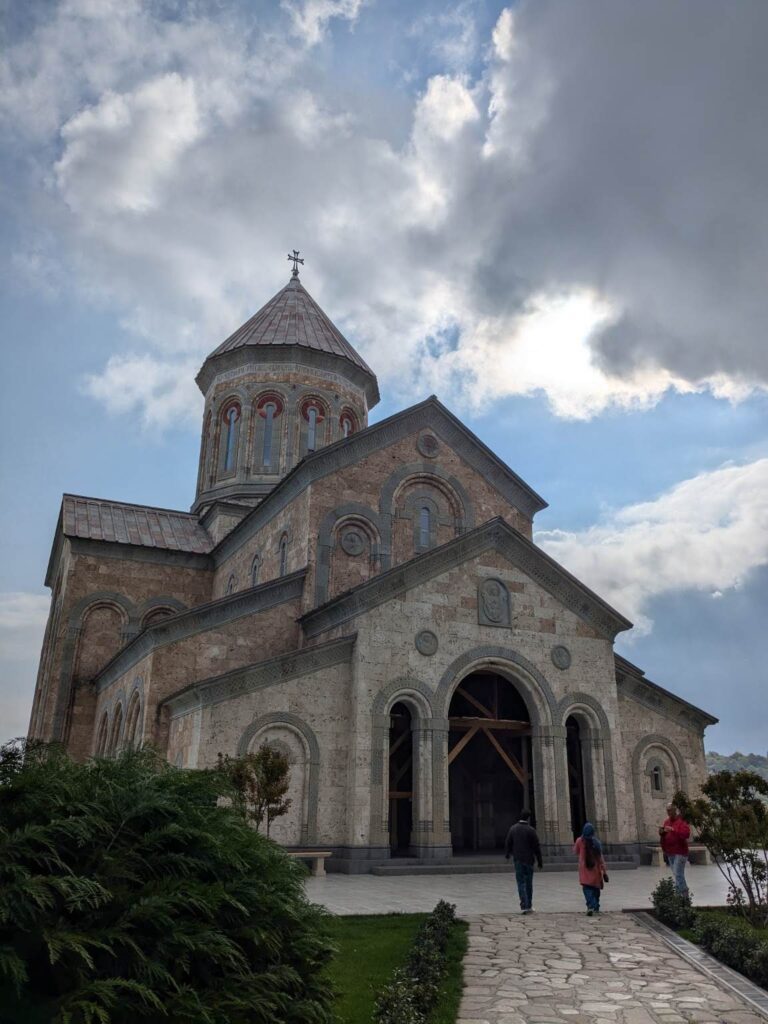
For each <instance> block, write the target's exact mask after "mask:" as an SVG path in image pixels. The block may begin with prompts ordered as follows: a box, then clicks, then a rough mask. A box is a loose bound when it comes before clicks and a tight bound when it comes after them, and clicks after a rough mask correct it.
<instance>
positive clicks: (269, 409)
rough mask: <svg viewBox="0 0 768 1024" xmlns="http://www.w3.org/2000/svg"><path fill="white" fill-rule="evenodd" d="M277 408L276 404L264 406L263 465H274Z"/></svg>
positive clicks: (270, 403)
mask: <svg viewBox="0 0 768 1024" xmlns="http://www.w3.org/2000/svg"><path fill="white" fill-rule="evenodd" d="M276 409H277V406H276V405H275V403H274V402H267V404H266V405H265V406H264V455H263V459H262V461H263V464H264V465H265V466H271V465H272V429H273V426H274V422H275V411H276Z"/></svg>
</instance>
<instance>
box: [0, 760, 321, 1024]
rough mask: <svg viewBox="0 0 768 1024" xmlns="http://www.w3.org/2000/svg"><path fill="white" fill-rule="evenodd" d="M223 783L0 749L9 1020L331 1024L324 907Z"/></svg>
mask: <svg viewBox="0 0 768 1024" xmlns="http://www.w3.org/2000/svg"><path fill="white" fill-rule="evenodd" d="M225 787H226V778H225V776H224V775H223V773H221V772H216V771H210V772H202V771H183V770H180V769H176V768H172V767H171V766H170V765H168V764H167V763H166V762H164V761H163V760H162V759H161V758H160V757H159V756H157V755H155V754H152V753H151V752H148V751H142V752H138V753H137V752H131V753H126V754H124V755H122V756H121V757H119V758H117V759H115V760H93V761H89V762H87V763H85V764H78V763H75V762H73V761H71V760H70V759H69V758H68V757H66V756H65V755H64V754H63V753H62V752H61V751H58V750H56V749H53V748H43V747H29V748H27V750H26V751H25V753H24V756H23V758H21V757H20V756H19V749H18V746H17V747H13V748H10V747H6V748H3V749H2V750H0V1021H3V1022H19V1021H24V1022H25V1024H26V1022H28V1024H32V1022H34V1024H38V1022H39V1024H96V1022H98V1024H136V1022H137V1021H138V1022H141V1021H146V1022H149V1024H159V1022H161V1021H162V1022H164V1024H168V1022H169V1021H173V1022H174V1024H176V1022H194V1024H225V1022H226V1024H245V1022H246V1021H247V1022H248V1024H266V1022H270V1024H272V1022H274V1021H281V1022H286V1024H287V1022H290V1024H330V1022H331V1021H332V1019H333V1015H332V1011H331V993H330V992H329V991H328V987H327V985H326V984H324V982H323V978H322V973H321V972H322V969H323V967H324V965H325V963H326V962H327V960H328V959H329V957H330V955H331V949H330V945H329V942H328V940H327V939H326V938H325V936H324V932H323V915H322V912H321V911H320V910H319V909H318V908H316V907H314V906H312V905H311V904H310V903H308V902H307V900H306V899H305V897H304V892H303V883H302V877H303V872H302V869H301V868H300V867H299V866H298V865H296V864H295V863H293V862H292V861H291V860H290V859H289V858H287V857H286V856H285V855H284V854H283V853H282V852H281V851H280V849H279V848H278V847H277V846H275V845H274V844H273V843H271V842H270V841H269V840H268V839H266V838H264V837H263V836H260V835H258V834H257V833H256V832H255V830H254V829H253V828H251V827H250V826H249V825H248V823H247V822H246V821H245V820H244V818H243V817H242V815H241V814H239V813H238V812H237V810H236V809H235V808H233V807H228V806H222V805H221V801H220V797H222V796H230V797H231V793H229V792H228V791H227V790H226V788H225Z"/></svg>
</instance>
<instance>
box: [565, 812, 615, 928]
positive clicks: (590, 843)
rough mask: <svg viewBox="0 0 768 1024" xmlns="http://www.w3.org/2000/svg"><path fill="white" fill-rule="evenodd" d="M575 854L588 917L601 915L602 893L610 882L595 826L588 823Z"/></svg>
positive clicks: (576, 844) (578, 840) (576, 845)
mask: <svg viewBox="0 0 768 1024" xmlns="http://www.w3.org/2000/svg"><path fill="white" fill-rule="evenodd" d="M573 852H574V853H575V854H576V856H577V857H578V858H579V883H580V884H581V888H582V891H583V893H584V899H585V901H586V904H587V917H592V915H593V914H599V913H600V892H601V890H602V888H603V884H604V883H605V882H607V881H608V874H607V872H606V870H605V861H604V860H603V847H602V845H601V843H600V840H599V839H598V838H597V836H596V835H595V826H594V825H593V824H592V823H591V822H589V821H588V822H587V823H586V825H585V826H584V828H583V829H582V831H581V835H580V836H579V838H578V839H577V840H576V842H575V843H574V844H573Z"/></svg>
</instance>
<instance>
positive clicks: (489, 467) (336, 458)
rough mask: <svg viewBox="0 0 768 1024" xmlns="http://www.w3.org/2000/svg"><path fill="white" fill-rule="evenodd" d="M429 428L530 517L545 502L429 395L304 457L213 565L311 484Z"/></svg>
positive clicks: (221, 547)
mask: <svg viewBox="0 0 768 1024" xmlns="http://www.w3.org/2000/svg"><path fill="white" fill-rule="evenodd" d="M427 428H429V429H430V430H433V431H434V432H435V434H436V435H437V436H438V437H440V438H441V439H442V440H443V442H444V443H445V444H446V445H447V446H448V447H450V448H452V449H453V451H455V452H456V453H457V455H459V456H460V457H461V458H462V459H463V460H464V461H465V462H466V463H468V464H469V465H470V466H472V468H473V469H475V470H476V471H477V472H478V473H480V475H481V476H482V477H483V478H484V479H485V480H486V481H487V482H488V483H489V484H490V485H491V486H492V487H493V488H494V489H495V490H497V491H498V492H499V494H501V495H502V497H503V498H505V499H506V500H507V501H508V502H509V503H510V504H511V505H514V506H515V507H516V508H518V509H519V510H520V511H521V512H522V513H523V515H525V516H527V517H528V518H529V519H530V518H532V517H533V515H534V514H535V513H536V512H538V511H540V510H541V509H543V508H546V507H547V503H546V502H545V501H544V499H543V498H541V497H540V496H539V495H538V494H537V493H536V492H535V491H534V490H533V489H532V488H530V487H529V486H528V484H526V483H525V481H524V480H522V479H521V478H520V477H519V476H518V475H517V474H516V473H515V472H514V471H513V470H511V469H510V468H509V466H507V465H506V464H505V463H504V462H502V461H501V459H499V458H498V456H496V455H494V453H493V452H492V451H491V450H490V448H488V447H487V446H486V445H484V444H483V442H482V441H481V440H480V438H478V437H477V436H476V435H475V434H473V433H472V431H471V430H469V429H468V428H467V427H465V426H464V424H463V423H462V422H461V421H460V420H458V419H457V418H456V417H455V416H454V415H453V413H451V412H449V411H448V409H446V408H445V406H444V405H442V403H441V402H439V401H438V399H437V398H435V397H434V395H433V396H431V397H430V398H428V399H426V401H424V402H420V403H419V404H418V405H413V406H411V407H410V408H409V409H405V410H404V411H403V412H399V413H396V414H395V415H394V416H390V417H389V418H388V419H386V420H382V421H381V422H380V423H376V424H374V425H373V426H372V427H367V428H366V429H365V430H361V431H359V432H358V433H357V434H353V435H352V437H348V438H345V439H343V440H341V441H337V442H336V443H335V444H331V445H328V446H327V447H326V448H321V449H320V450H319V451H316V452H314V453H313V454H312V455H308V456H307V457H306V458H304V459H303V460H302V461H301V462H300V463H299V464H298V466H296V467H295V468H294V469H293V470H291V472H290V473H288V475H287V476H285V477H284V478H283V479H282V480H281V482H280V483H279V484H278V485H277V486H276V487H275V488H274V489H273V490H272V491H271V492H270V493H269V494H268V495H267V497H266V498H265V499H264V500H263V501H262V503H261V504H260V505H259V506H258V507H257V508H255V509H254V510H253V512H251V513H250V514H249V515H247V516H246V517H245V519H243V520H242V521H241V522H240V523H238V524H237V526H235V528H234V529H233V530H232V532H231V533H229V534H227V536H226V537H224V538H223V539H222V540H221V542H220V543H219V544H218V546H217V547H216V548H214V550H213V557H214V560H215V562H216V565H220V564H221V563H222V562H223V561H226V559H227V558H230V557H231V556H232V555H233V554H234V552H235V551H237V550H238V549H239V548H240V547H242V545H243V544H245V543H246V542H247V541H249V540H250V539H251V537H253V536H254V534H256V533H258V531H259V530H261V529H262V528H263V527H264V526H265V525H266V524H267V523H268V522H269V521H270V520H271V519H272V518H273V517H274V516H276V515H277V514H278V512H281V511H282V510H283V509H284V508H285V507H286V506H287V505H289V504H290V503H291V502H292V501H294V500H295V498H297V497H298V495H299V494H301V493H302V491H304V490H305V488H306V487H308V486H309V485H310V484H311V483H312V482H313V481H315V480H319V479H321V478H322V477H325V476H328V475H329V474H330V473H335V472H337V471H338V470H341V469H345V468H346V467H348V466H351V465H355V464H356V463H358V462H360V461H361V460H362V459H364V458H366V457H367V456H368V455H370V454H372V453H373V452H376V451H379V450H380V449H381V448H384V447H386V446H387V445H390V444H394V443H395V442H397V441H399V440H402V438H404V437H407V436H408V435H409V434H413V433H418V432H419V431H421V430H424V429H427Z"/></svg>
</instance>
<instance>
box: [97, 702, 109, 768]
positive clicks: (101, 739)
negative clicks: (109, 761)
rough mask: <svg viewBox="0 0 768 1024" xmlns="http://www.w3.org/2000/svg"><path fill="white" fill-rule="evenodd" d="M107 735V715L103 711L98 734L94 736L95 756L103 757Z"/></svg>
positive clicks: (105, 750) (105, 751)
mask: <svg viewBox="0 0 768 1024" xmlns="http://www.w3.org/2000/svg"><path fill="white" fill-rule="evenodd" d="M108 735H109V716H108V715H107V712H106V711H105V712H104V714H103V715H102V716H101V722H100V723H99V734H98V736H97V737H96V757H104V756H105V755H106V753H107V736H108Z"/></svg>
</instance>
